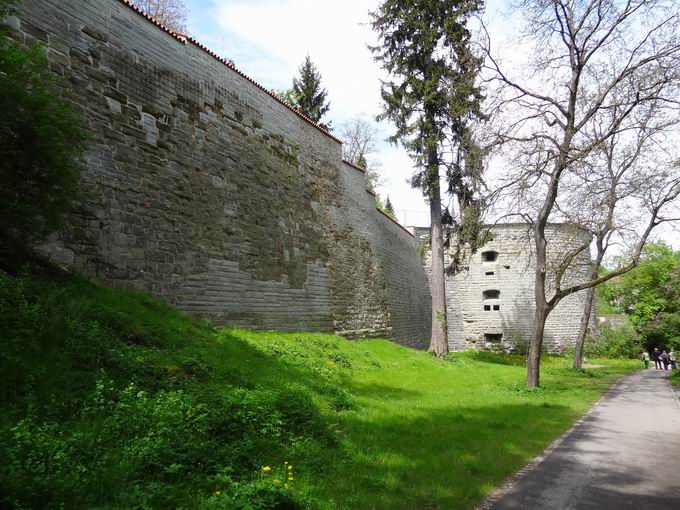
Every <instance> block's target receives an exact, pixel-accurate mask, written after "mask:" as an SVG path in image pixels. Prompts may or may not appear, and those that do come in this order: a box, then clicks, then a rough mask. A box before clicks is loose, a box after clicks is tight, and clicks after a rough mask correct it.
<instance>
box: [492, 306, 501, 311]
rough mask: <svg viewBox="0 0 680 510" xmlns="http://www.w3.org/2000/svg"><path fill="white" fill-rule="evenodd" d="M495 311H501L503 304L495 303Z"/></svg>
mask: <svg viewBox="0 0 680 510" xmlns="http://www.w3.org/2000/svg"><path fill="white" fill-rule="evenodd" d="M493 309H494V311H496V312H497V311H499V310H500V309H501V305H493Z"/></svg>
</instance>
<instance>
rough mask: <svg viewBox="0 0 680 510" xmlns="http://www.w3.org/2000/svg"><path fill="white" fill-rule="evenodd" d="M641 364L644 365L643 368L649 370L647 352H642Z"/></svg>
mask: <svg viewBox="0 0 680 510" xmlns="http://www.w3.org/2000/svg"><path fill="white" fill-rule="evenodd" d="M642 362H643V363H644V364H645V368H649V353H648V352H647V351H642Z"/></svg>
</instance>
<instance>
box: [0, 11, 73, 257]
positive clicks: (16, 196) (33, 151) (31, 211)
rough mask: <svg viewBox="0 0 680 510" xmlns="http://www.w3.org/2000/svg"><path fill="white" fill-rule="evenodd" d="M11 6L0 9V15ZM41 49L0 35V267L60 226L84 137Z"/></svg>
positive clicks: (71, 188) (25, 251)
mask: <svg viewBox="0 0 680 510" xmlns="http://www.w3.org/2000/svg"><path fill="white" fill-rule="evenodd" d="M10 6H11V4H10V3H8V2H7V1H3V2H2V3H0V17H2V15H3V14H7V13H8V12H9V11H10ZM60 86H61V84H60V83H59V81H58V80H57V79H56V78H55V77H54V75H53V74H52V73H51V72H50V70H49V67H48V62H47V58H46V56H45V52H44V50H43V48H42V47H40V46H34V47H32V48H30V49H27V50H23V49H21V48H20V47H19V46H18V45H17V44H16V43H15V42H14V41H13V40H12V39H11V38H9V37H3V36H2V34H1V33H0V90H2V94H0V111H1V112H2V115H1V116H0V182H2V186H0V202H2V204H3V214H2V216H0V264H1V265H4V266H5V267H13V266H16V265H17V264H19V263H20V262H21V261H22V260H24V259H25V256H26V255H27V253H28V252H29V251H30V247H31V246H32V244H34V243H35V242H38V241H41V240H43V239H44V238H45V237H46V236H47V235H48V234H49V233H50V232H53V231H54V230H56V229H58V228H59V227H60V226H61V225H62V219H63V215H64V212H65V211H67V210H68V209H69V207H70V206H71V203H72V202H73V200H74V199H75V198H76V196H77V187H78V186H77V185H78V176H79V172H80V168H81V165H80V157H81V155H82V152H83V150H84V144H85V138H86V137H85V133H84V131H83V129H82V127H81V123H80V119H79V118H78V116H77V115H76V114H75V113H74V111H73V109H72V107H71V105H70V104H69V103H68V102H67V101H65V100H64V99H62V98H61V97H60V95H59V88H60Z"/></svg>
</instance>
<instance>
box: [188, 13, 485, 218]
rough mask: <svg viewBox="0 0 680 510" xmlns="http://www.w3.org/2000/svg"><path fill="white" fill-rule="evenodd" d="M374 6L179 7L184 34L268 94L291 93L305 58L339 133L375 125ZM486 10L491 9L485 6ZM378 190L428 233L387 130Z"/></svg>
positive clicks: (407, 167)
mask: <svg viewBox="0 0 680 510" xmlns="http://www.w3.org/2000/svg"><path fill="white" fill-rule="evenodd" d="M378 3H379V2H378V1H377V0H344V1H342V2H338V1H328V0H326V1H323V0H322V1H319V0H186V4H187V7H188V10H189V15H188V22H187V25H188V30H189V33H191V35H193V36H194V37H195V38H196V39H198V40H199V41H201V42H202V43H203V44H205V45H206V46H207V47H209V48H210V49H211V50H213V51H215V52H216V53H218V54H219V55H221V56H223V57H225V58H229V59H231V60H233V61H234V62H235V64H236V67H237V68H239V69H240V70H241V71H243V72H245V73H246V74H247V75H249V76H250V77H252V78H253V79H255V80H256V81H258V82H259V83H261V84H262V85H263V86H265V87H267V88H269V89H275V90H283V89H287V88H289V87H290V86H291V85H292V79H293V77H294V76H296V75H297V74H298V68H299V66H300V64H301V63H302V61H303V60H304V58H305V56H306V55H307V54H309V56H310V57H311V59H312V62H313V63H314V64H315V65H316V67H317V69H318V71H319V72H320V74H321V80H322V85H323V86H324V87H325V88H326V90H327V91H328V100H329V101H330V111H329V113H328V115H327V117H324V121H326V120H331V121H332V123H333V126H334V127H335V128H336V129H335V134H336V135H337V134H338V129H337V128H338V127H339V126H341V125H342V124H343V123H345V122H347V121H348V120H350V119H352V118H354V117H362V118H364V119H365V120H370V121H372V120H374V118H375V116H376V115H377V114H378V113H380V108H381V105H380V79H381V77H384V76H385V74H384V72H383V71H382V69H381V68H380V65H379V64H378V63H376V62H374V60H373V57H372V55H371V52H370V50H369V49H368V47H367V45H369V44H374V43H375V42H376V39H375V36H374V34H373V32H372V30H371V28H370V26H369V25H368V24H367V23H368V20H369V16H368V12H369V11H370V10H373V9H375V8H376V6H377V5H378ZM492 3H493V2H492ZM377 128H378V130H379V140H378V142H379V143H378V144H377V145H378V153H377V154H375V155H373V156H372V157H371V158H369V160H371V159H374V160H376V161H379V162H380V163H381V174H382V183H381V184H380V185H379V186H378V192H379V193H380V195H381V196H382V197H383V198H386V197H387V196H389V197H390V200H391V202H392V204H393V206H394V209H395V211H396V213H397V218H398V220H399V221H400V222H401V223H402V224H404V225H418V226H424V225H429V212H428V211H429V206H428V205H427V204H426V203H425V201H424V199H423V196H422V193H421V191H420V190H417V189H413V188H411V186H410V185H409V184H408V178H409V177H410V176H411V174H412V168H413V167H412V163H411V160H410V159H409V157H408V155H407V154H406V152H405V151H404V150H403V149H402V148H401V147H395V146H394V145H391V144H389V143H387V142H385V139H386V138H387V137H388V136H389V135H391V134H392V133H393V131H394V130H393V127H392V126H391V125H389V124H388V123H387V122H383V123H380V124H378V125H377Z"/></svg>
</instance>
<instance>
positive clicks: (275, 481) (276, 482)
mask: <svg viewBox="0 0 680 510" xmlns="http://www.w3.org/2000/svg"><path fill="white" fill-rule="evenodd" d="M272 483H273V484H276V485H278V484H280V483H281V480H272Z"/></svg>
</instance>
